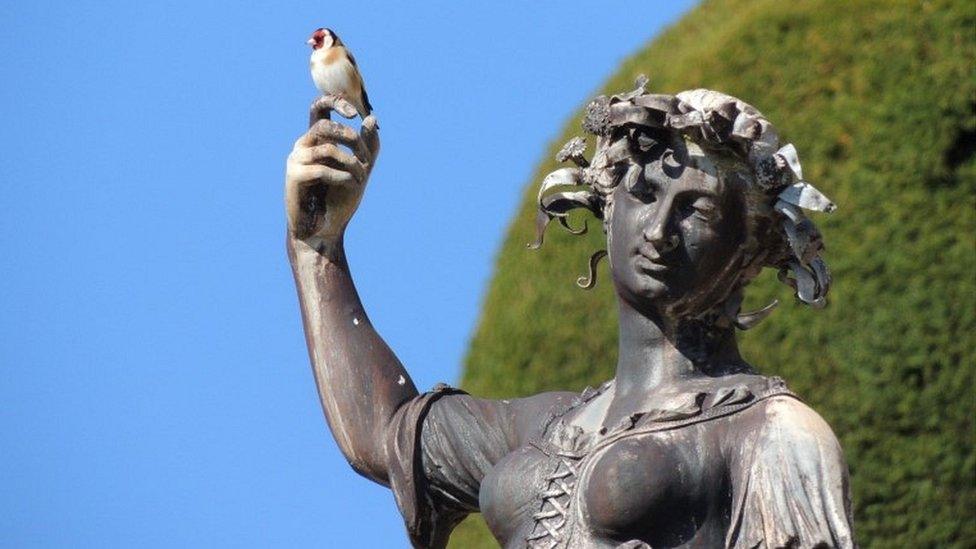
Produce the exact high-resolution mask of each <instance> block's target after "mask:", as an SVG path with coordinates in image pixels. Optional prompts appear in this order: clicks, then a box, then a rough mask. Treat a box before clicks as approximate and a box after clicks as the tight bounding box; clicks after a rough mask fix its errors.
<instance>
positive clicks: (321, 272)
mask: <svg viewBox="0 0 976 549" xmlns="http://www.w3.org/2000/svg"><path fill="white" fill-rule="evenodd" d="M287 240H288V244H287V245H288V256H289V259H290V260H291V266H292V272H293V273H294V275H295V284H296V286H297V288H298V299H299V302H300V304H301V309H302V320H303V323H304V326H305V341H306V343H307V345H308V353H309V358H310V359H311V362H312V369H313V371H314V373H315V382H316V384H317V386H318V391H319V398H320V400H321V401H322V408H323V409H324V410H325V415H326V419H327V420H328V422H329V428H330V429H331V430H332V434H333V436H334V437H335V439H336V442H337V443H338V444H339V447H340V449H341V450H342V453H343V454H344V455H345V456H346V459H347V460H349V463H350V465H352V466H353V468H354V469H356V471H358V472H359V473H361V474H363V475H365V476H367V477H369V478H371V479H373V480H376V481H377V482H381V483H383V484H387V483H388V479H387V465H386V455H385V451H384V444H383V440H384V439H385V433H386V430H387V428H388V424H389V421H390V418H391V417H392V416H393V413H394V412H395V411H396V410H397V408H398V407H399V406H400V405H401V404H402V403H403V402H405V401H406V400H408V399H410V398H411V397H413V396H415V395H416V394H417V389H416V387H414V384H413V382H412V381H411V380H410V377H409V376H408V375H407V372H406V370H404V368H403V365H401V364H400V361H399V360H397V358H396V356H395V355H394V354H393V351H391V350H390V348H389V347H388V346H387V345H386V342H384V341H383V339H382V338H380V336H379V334H377V333H376V331H375V330H374V329H373V326H372V324H370V322H369V319H368V318H367V317H366V313H365V311H364V310H363V306H362V303H361V302H360V301H359V295H358V293H357V292H356V287H355V285H354V284H353V281H352V278H351V276H350V275H349V267H348V265H347V263H346V260H345V253H344V252H343V250H342V243H341V241H340V242H339V243H337V244H335V245H334V246H332V247H330V248H329V249H327V250H326V249H323V250H321V251H320V250H317V249H315V248H313V247H312V246H310V245H309V244H307V243H306V242H305V241H302V240H299V239H296V238H294V237H293V236H292V235H291V234H289V236H288V239H287Z"/></svg>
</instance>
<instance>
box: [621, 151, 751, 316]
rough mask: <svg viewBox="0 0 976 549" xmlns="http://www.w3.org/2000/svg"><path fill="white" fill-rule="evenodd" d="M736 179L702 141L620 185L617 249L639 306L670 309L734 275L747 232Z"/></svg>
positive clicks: (626, 290) (627, 287)
mask: <svg viewBox="0 0 976 549" xmlns="http://www.w3.org/2000/svg"><path fill="white" fill-rule="evenodd" d="M735 177H738V176H737V175H736V173H735V171H734V170H729V169H720V168H719V165H718V161H717V160H716V159H715V158H712V157H709V156H708V155H707V154H706V153H705V152H704V151H703V150H702V149H700V148H699V147H698V146H697V145H695V144H685V143H684V142H681V141H677V142H675V143H673V144H672V145H671V146H670V148H668V149H667V150H665V151H664V153H663V154H661V155H659V156H657V157H653V160H651V161H649V162H648V164H647V165H646V166H645V169H644V176H643V177H638V178H637V181H636V182H635V183H633V184H632V185H630V186H629V188H628V185H627V184H626V183H624V182H621V183H620V184H619V185H617V186H616V188H615V189H614V195H613V212H612V215H611V219H610V226H609V231H610V243H609V252H610V268H611V271H612V273H613V280H614V286H615V287H616V290H617V293H618V295H620V296H621V298H623V299H625V300H627V301H628V302H629V303H631V304H632V305H633V306H634V307H636V308H638V309H639V310H647V309H648V308H650V309H653V310H658V311H662V310H664V308H668V307H670V306H672V305H676V304H680V303H682V302H688V301H689V300H692V299H694V298H696V297H697V296H699V295H701V293H702V292H705V291H708V290H709V289H710V288H712V286H713V282H714V281H715V278H716V277H719V276H723V277H726V276H727V273H725V271H726V267H727V266H728V265H729V264H730V261H731V260H732V259H733V257H734V256H735V254H736V251H737V250H738V249H739V247H740V246H741V245H742V244H743V242H745V237H746V232H745V231H746V229H745V227H746V222H745V207H744V201H743V197H742V195H741V194H740V193H741V192H742V191H741V186H739V185H735V184H733V181H734V178H735ZM723 273H725V274H724V275H723ZM720 282H721V281H720Z"/></svg>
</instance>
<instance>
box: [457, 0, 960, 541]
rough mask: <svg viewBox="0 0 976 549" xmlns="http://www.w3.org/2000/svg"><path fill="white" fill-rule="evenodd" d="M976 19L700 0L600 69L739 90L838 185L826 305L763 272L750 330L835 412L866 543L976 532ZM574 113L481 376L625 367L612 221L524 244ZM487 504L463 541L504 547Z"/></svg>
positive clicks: (515, 234) (538, 383)
mask: <svg viewBox="0 0 976 549" xmlns="http://www.w3.org/2000/svg"><path fill="white" fill-rule="evenodd" d="M637 7H638V5H637V4H635V9H637ZM974 29H976V2H972V1H971V0H960V1H949V0H946V1H929V2H924V1H917V0H903V1H884V2H882V1H858V2H834V1H828V0H819V1H818V0H809V1H796V0H794V1H792V2H783V1H782V0H714V1H706V2H704V3H703V4H701V5H700V6H698V7H697V8H695V9H694V10H692V11H691V12H690V13H689V14H688V15H687V16H685V17H684V18H683V20H682V21H681V22H679V23H678V24H676V25H675V26H673V27H672V28H670V29H669V30H667V31H666V32H664V33H663V34H662V35H660V36H659V37H658V38H656V39H655V40H654V41H653V42H652V43H651V44H650V45H649V46H648V47H646V48H645V49H643V50H641V51H640V52H639V53H637V54H636V55H634V56H633V57H632V58H631V59H629V60H627V61H626V62H624V63H623V66H622V67H621V68H620V70H619V71H618V72H617V74H616V75H615V76H613V77H612V78H611V79H610V80H609V81H608V82H607V84H606V86H605V88H604V90H603V93H614V92H619V91H625V90H629V89H631V88H632V84H633V82H634V79H635V77H636V76H637V75H638V74H641V73H646V74H647V75H648V76H649V77H650V79H651V82H650V85H649V89H650V90H651V91H652V92H666V93H675V92H678V91H680V90H682V89H690V88H695V87H707V88H712V89H716V90H720V91H724V92H727V93H730V94H732V95H735V96H738V97H741V98H743V99H744V100H746V101H748V102H750V103H752V104H753V105H755V106H756V107H757V108H759V109H760V110H761V111H762V112H763V113H764V114H765V115H766V116H767V117H768V118H769V119H770V120H772V121H773V123H774V124H776V125H777V127H778V128H779V129H780V131H781V132H782V134H783V136H784V138H785V139H787V140H789V141H791V142H793V143H794V144H796V146H797V149H798V150H799V152H800V158H801V160H802V161H803V167H804V175H806V177H807V178H808V179H809V180H810V181H812V182H813V183H815V184H816V185H817V186H818V187H819V188H820V189H821V190H822V191H824V192H825V193H826V194H827V195H828V196H830V197H831V198H832V199H833V200H834V201H835V202H836V203H837V204H838V205H839V210H838V211H837V212H836V213H834V214H832V215H816V214H815V215H814V219H815V221H816V222H817V223H818V225H819V226H820V228H821V230H822V231H823V233H824V238H825V241H826V244H827V255H826V257H827V261H828V263H829V265H830V267H831V269H832V272H833V274H834V280H835V283H834V286H833V288H832V291H831V295H830V306H829V307H828V308H827V309H825V310H822V311H816V310H813V309H809V308H807V307H804V306H801V305H799V304H797V305H793V299H792V298H791V296H790V292H789V289H788V288H786V287H785V286H783V285H781V284H779V283H778V282H777V281H776V280H775V274H774V273H772V272H770V273H766V274H764V275H763V276H761V277H760V279H759V280H757V281H756V282H755V283H754V284H753V285H752V286H751V287H750V290H749V296H748V300H747V306H748V307H756V306H761V305H764V304H765V303H768V302H769V301H770V300H772V299H773V298H779V300H780V302H781V303H783V305H781V306H780V308H779V310H778V311H777V312H775V313H774V314H773V316H772V317H771V318H770V319H768V320H767V321H766V322H765V323H763V324H761V325H760V326H759V327H757V328H756V329H754V330H752V331H750V332H748V333H745V334H742V337H741V338H740V343H741V347H742V350H743V354H744V355H745V356H746V358H747V359H748V360H750V362H752V363H753V364H754V365H756V366H757V367H758V368H759V370H760V371H762V372H764V373H766V374H775V375H781V376H783V377H784V378H786V379H787V381H788V382H789V384H790V387H791V388H792V389H793V390H795V391H796V392H798V393H799V394H800V395H802V396H804V398H805V399H806V400H807V402H808V403H809V404H810V405H811V406H813V408H814V409H816V410H818V411H819V412H820V413H821V414H822V415H823V416H824V418H825V419H826V420H827V421H828V422H829V423H830V425H831V426H832V427H833V429H834V431H835V432H836V433H837V435H838V437H839V438H840V440H841V442H842V444H843V447H844V450H845V452H846V457H847V460H848V462H849V464H850V470H851V479H852V487H853V497H854V506H855V528H856V532H857V535H858V538H859V541H860V542H861V544H862V546H864V547H973V546H976V516H974V510H976V454H974V452H973V442H974V425H973V419H974V413H976V412H974V393H973V377H974V376H973V374H974V366H976V341H974V334H976V244H974V242H976V160H974V150H976V70H974V66H973V64H974V59H976V30H974ZM579 124H580V116H579V113H577V115H576V116H575V117H574V118H573V120H572V121H570V123H569V124H568V125H567V127H566V129H565V131H564V132H563V135H562V136H561V137H559V138H558V139H557V140H555V141H554V142H553V144H552V146H551V147H550V150H549V151H547V152H546V154H545V156H544V161H543V162H542V163H541V165H540V166H539V169H538V171H537V173H536V176H535V177H534V178H533V180H532V181H530V182H529V183H528V184H527V186H526V189H525V198H524V201H523V203H522V206H521V208H520V209H519V211H518V213H517V215H516V217H515V219H514V221H513V222H512V225H511V227H510V228H509V231H508V235H507V238H506V240H505V243H504V246H503V248H502V249H501V251H500V253H499V255H498V259H497V272H496V274H495V277H494V279H493V280H492V283H491V286H490V289H489V291H488V294H487V296H486V298H485V303H484V310H483V313H482V317H481V320H480V323H479V325H478V328H477V331H476V333H475V336H474V338H473V341H472V342H471V347H470V351H469V354H468V357H467V360H466V370H465V374H464V379H463V384H462V385H463V386H464V387H465V388H466V389H467V390H469V391H471V392H472V393H475V394H478V395H483V396H488V397H503V396H504V397H510V396H516V395H527V394H531V393H535V392H538V391H543V390H549V389H554V388H562V389H573V390H579V389H582V388H583V387H584V386H585V385H597V384H599V383H601V382H602V381H604V380H606V379H609V378H610V377H612V375H613V367H614V364H615V360H616V330H617V327H616V318H615V316H616V312H615V308H614V303H613V296H612V290H611V285H610V284H609V283H608V281H607V273H606V271H605V267H602V269H604V270H603V271H601V273H600V274H601V275H602V280H601V283H599V284H598V287H597V289H595V290H593V291H591V292H586V291H583V290H579V289H577V288H576V287H575V285H574V281H575V279H576V276H577V275H579V274H582V273H583V272H585V262H586V258H587V257H588V255H589V253H590V252H591V251H593V250H596V249H598V248H600V247H603V246H604V242H603V235H602V232H601V231H600V230H599V229H598V228H599V226H600V225H599V222H591V223H590V226H591V229H597V230H591V231H590V234H589V235H588V236H587V237H573V236H571V235H568V234H565V233H563V232H562V231H560V230H558V227H552V230H550V231H549V238H548V242H547V243H546V245H545V246H543V248H542V249H541V250H539V251H529V250H527V249H526V247H525V244H526V242H529V241H531V240H532V238H533V230H532V222H533V218H534V202H533V200H534V196H535V192H536V189H537V184H538V183H539V181H541V178H542V176H543V175H545V174H546V173H548V172H549V171H551V170H552V169H554V168H556V164H555V161H554V160H552V158H553V156H554V154H555V152H556V151H557V150H558V148H559V147H560V146H561V145H562V143H564V142H565V141H566V140H567V139H568V138H569V137H570V136H572V135H577V134H580V133H581V130H579V127H580V125H579ZM590 147H591V148H590V151H589V152H592V139H590ZM574 225H578V220H577V222H576V223H574ZM479 522H480V521H479V520H478V519H469V520H468V521H467V522H466V523H465V524H463V525H462V526H461V527H460V528H459V529H458V531H457V532H456V534H455V536H454V538H455V539H454V540H452V546H453V547H465V548H469V547H481V546H484V547H492V546H494V542H493V541H492V540H491V538H490V536H489V535H488V533H487V531H486V529H485V528H484V526H482V525H480V524H478V523H479Z"/></svg>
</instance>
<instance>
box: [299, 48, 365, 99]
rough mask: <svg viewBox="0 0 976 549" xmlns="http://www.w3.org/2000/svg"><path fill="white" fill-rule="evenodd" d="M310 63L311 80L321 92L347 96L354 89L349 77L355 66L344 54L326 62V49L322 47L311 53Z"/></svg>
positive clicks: (353, 72)
mask: <svg viewBox="0 0 976 549" xmlns="http://www.w3.org/2000/svg"><path fill="white" fill-rule="evenodd" d="M310 63H311V69H312V80H313V81H314V82H315V87H317V88H318V89H319V91H320V92H322V93H323V94H329V95H340V96H341V95H346V96H348V95H349V93H350V91H352V90H353V89H354V87H355V83H354V82H353V81H352V78H351V77H352V75H354V74H355V67H353V66H352V64H351V63H350V62H349V60H348V59H346V57H345V56H341V57H340V58H339V59H337V60H335V61H333V62H331V63H328V62H326V50H325V48H322V49H320V50H316V51H315V52H313V53H312V59H311V62H310Z"/></svg>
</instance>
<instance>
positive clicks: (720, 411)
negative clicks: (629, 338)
mask: <svg viewBox="0 0 976 549" xmlns="http://www.w3.org/2000/svg"><path fill="white" fill-rule="evenodd" d="M778 396H785V397H790V398H795V399H797V400H802V399H800V397H799V396H797V395H796V394H795V393H793V392H792V391H790V390H789V389H787V388H786V387H785V386H784V385H781V384H773V386H771V387H769V388H767V389H766V390H764V391H762V392H759V393H757V394H755V396H754V398H752V399H750V400H748V401H746V402H739V403H736V404H729V405H727V406H722V405H719V406H715V407H714V408H710V409H708V410H705V411H704V412H702V413H701V414H698V415H696V416H693V417H690V418H685V419H677V420H673V421H659V422H647V423H644V424H640V423H638V424H637V425H635V426H634V427H633V428H632V429H629V430H626V431H623V432H621V433H618V434H616V435H614V436H610V437H607V438H606V439H604V440H601V441H600V442H599V443H597V444H596V445H594V446H593V447H592V448H590V450H589V452H587V453H595V452H597V451H599V450H602V449H603V448H606V447H607V446H609V445H610V444H613V443H614V442H616V441H618V440H620V439H623V438H628V437H633V436H638V435H645V434H648V433H658V432H661V431H672V430H674V429H680V428H682V427H687V426H689V425H694V424H697V423H704V422H706V421H712V420H714V419H719V418H722V417H726V416H730V415H732V414H736V413H738V412H741V411H743V410H745V409H747V408H751V407H752V406H754V405H755V404H758V403H759V402H762V401H764V400H768V399H770V398H773V397H778Z"/></svg>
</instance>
